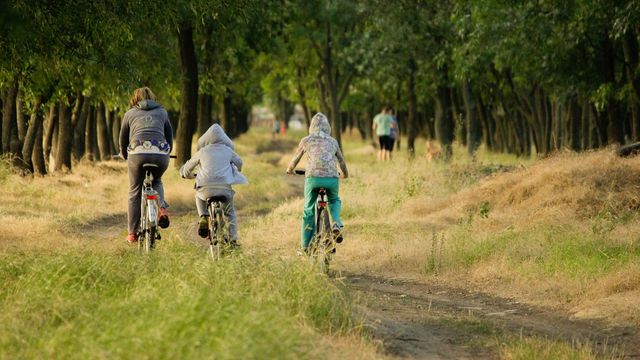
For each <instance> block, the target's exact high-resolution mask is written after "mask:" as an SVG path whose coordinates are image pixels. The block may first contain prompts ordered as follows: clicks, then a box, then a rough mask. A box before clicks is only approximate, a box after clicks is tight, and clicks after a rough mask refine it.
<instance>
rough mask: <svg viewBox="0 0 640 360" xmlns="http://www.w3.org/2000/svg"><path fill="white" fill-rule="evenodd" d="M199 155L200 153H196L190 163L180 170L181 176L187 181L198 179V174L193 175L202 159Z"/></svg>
mask: <svg viewBox="0 0 640 360" xmlns="http://www.w3.org/2000/svg"><path fill="white" fill-rule="evenodd" d="M198 155H200V154H199V152H196V153H195V154H194V155H193V157H192V158H191V159H189V161H187V162H186V163H184V165H182V167H181V168H180V176H182V177H183V178H185V179H193V178H195V177H196V174H194V173H192V171H193V169H195V168H196V166H198V164H200V157H199V156H198Z"/></svg>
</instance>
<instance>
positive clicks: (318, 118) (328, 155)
mask: <svg viewBox="0 0 640 360" xmlns="http://www.w3.org/2000/svg"><path fill="white" fill-rule="evenodd" d="M304 153H307V161H306V169H305V177H306V178H305V181H304V209H303V211H302V239H301V241H300V243H301V246H302V251H303V252H305V253H307V252H308V247H309V243H310V242H311V238H312V237H313V235H314V233H315V229H314V227H315V223H314V218H313V216H314V206H315V201H316V197H317V196H318V189H320V188H324V189H325V190H326V191H327V200H328V203H329V213H330V214H331V219H332V220H333V229H332V231H333V233H334V235H335V237H336V241H337V242H341V241H342V229H343V225H342V220H340V211H341V209H342V202H341V201H340V197H339V196H338V190H339V186H338V185H339V183H338V168H337V165H340V169H341V170H342V175H343V177H344V178H345V179H346V178H347V177H348V176H349V172H348V171H347V164H346V163H345V161H344V157H343V156H342V152H341V151H340V146H338V142H337V141H336V139H334V138H332V137H331V125H329V120H328V119H327V117H326V116H325V115H324V114H323V113H317V114H315V115H314V116H313V118H312V119H311V125H310V126H309V136H307V137H305V138H303V139H302V140H301V141H300V144H299V145H298V149H297V150H296V153H295V155H294V156H293V159H292V160H291V162H290V163H289V167H288V168H287V173H288V174H293V171H294V169H295V167H296V165H298V162H299V161H300V159H301V158H302V155H303V154H304Z"/></svg>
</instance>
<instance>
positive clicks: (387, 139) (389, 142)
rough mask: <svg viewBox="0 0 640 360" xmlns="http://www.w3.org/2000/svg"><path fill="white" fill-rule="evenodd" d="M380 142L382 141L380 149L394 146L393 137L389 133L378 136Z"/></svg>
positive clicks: (388, 148)
mask: <svg viewBox="0 0 640 360" xmlns="http://www.w3.org/2000/svg"><path fill="white" fill-rule="evenodd" d="M378 142H379V143H380V150H389V151H391V148H392V147H393V139H391V136H389V135H382V136H378Z"/></svg>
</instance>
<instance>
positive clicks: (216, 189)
mask: <svg viewBox="0 0 640 360" xmlns="http://www.w3.org/2000/svg"><path fill="white" fill-rule="evenodd" d="M241 170H242V159H240V156H238V154H236V153H235V151H234V146H233V142H232V141H231V139H230V138H229V137H228V136H227V134H225V132H224V130H223V129H222V127H221V126H220V125H218V124H213V125H212V126H211V127H210V128H209V129H208V130H207V131H206V132H205V133H204V134H203V135H202V136H201V137H200V139H198V151H197V152H196V153H195V154H194V155H193V157H191V159H190V160H189V161H187V162H186V163H185V164H184V165H183V166H182V168H180V176H182V177H183V178H187V179H193V178H194V177H195V179H196V185H195V189H196V207H197V208H198V215H199V216H200V220H199V222H198V234H199V235H200V236H201V237H207V235H208V219H207V217H208V216H209V211H208V209H207V199H208V198H210V197H212V196H224V197H225V198H227V201H226V203H225V209H224V212H225V216H226V217H227V221H228V224H229V236H230V240H231V242H233V243H235V242H237V240H238V224H237V220H236V209H235V206H234V204H233V196H234V194H235V192H234V191H233V189H232V188H231V185H236V184H248V181H247V179H246V178H245V177H244V175H242V174H241V173H240V171H241ZM196 174H197V175H196Z"/></svg>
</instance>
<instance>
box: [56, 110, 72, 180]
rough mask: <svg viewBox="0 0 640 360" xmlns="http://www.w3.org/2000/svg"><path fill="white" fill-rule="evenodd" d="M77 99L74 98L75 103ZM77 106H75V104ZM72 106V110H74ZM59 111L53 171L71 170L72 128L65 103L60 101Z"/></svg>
mask: <svg viewBox="0 0 640 360" xmlns="http://www.w3.org/2000/svg"><path fill="white" fill-rule="evenodd" d="M77 104H78V101H77V99H76V105H77ZM75 107H77V106H75ZM75 107H74V111H75ZM59 110H60V113H59V115H58V124H59V127H58V152H57V154H56V163H55V166H54V171H71V146H72V140H73V136H72V131H71V130H72V129H71V119H70V114H68V111H67V110H68V109H67V104H66V103H65V102H64V101H60V109H59Z"/></svg>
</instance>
